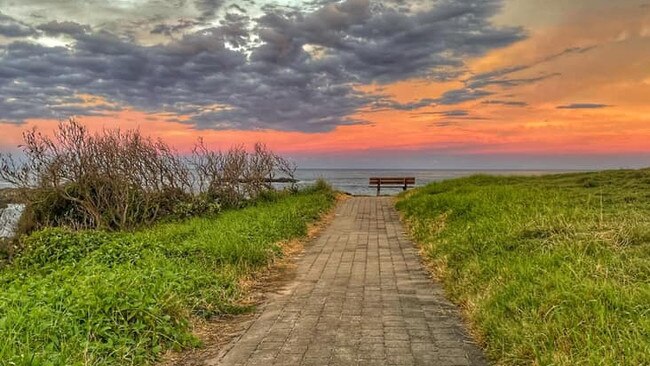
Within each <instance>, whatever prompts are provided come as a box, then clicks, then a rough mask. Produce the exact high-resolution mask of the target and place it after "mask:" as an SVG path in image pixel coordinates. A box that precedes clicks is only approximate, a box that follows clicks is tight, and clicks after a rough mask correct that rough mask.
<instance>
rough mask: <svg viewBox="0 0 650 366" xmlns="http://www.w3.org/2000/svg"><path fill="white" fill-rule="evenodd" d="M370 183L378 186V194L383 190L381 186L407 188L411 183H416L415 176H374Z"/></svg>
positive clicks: (372, 185)
mask: <svg viewBox="0 0 650 366" xmlns="http://www.w3.org/2000/svg"><path fill="white" fill-rule="evenodd" d="M369 185H370V186H371V187H374V186H377V196H379V193H380V192H381V186H382V185H383V186H384V187H389V188H402V189H403V190H406V189H407V188H408V186H409V185H415V177H372V178H370V181H369Z"/></svg>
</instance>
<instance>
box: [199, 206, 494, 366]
mask: <svg viewBox="0 0 650 366" xmlns="http://www.w3.org/2000/svg"><path fill="white" fill-rule="evenodd" d="M297 271H298V274H297V277H296V279H295V280H294V281H292V283H291V284H290V285H288V287H287V288H286V289H285V291H284V292H283V293H282V294H279V295H277V296H275V297H274V298H272V299H270V300H269V301H268V303H267V304H266V305H265V306H264V307H263V308H262V309H261V313H260V315H259V317H258V318H257V319H256V320H255V321H254V322H253V323H252V324H251V326H250V327H249V328H248V330H247V331H246V332H245V333H244V334H243V335H242V336H241V337H240V338H239V339H238V340H236V341H235V342H233V343H232V347H231V348H230V349H229V350H228V351H227V353H225V355H224V356H222V357H219V358H218V359H214V360H210V361H208V362H207V364H210V365H264V366H266V365H318V366H321V365H441V366H442V365H484V364H485V361H484V358H483V356H482V353H481V351H480V350H479V349H478V348H477V347H476V346H475V345H474V344H473V343H472V342H471V340H470V339H469V338H468V337H467V335H466V333H465V331H464V329H463V326H462V323H461V321H460V319H459V316H458V311H457V309H456V308H455V307H454V305H453V304H451V303H450V302H449V301H447V300H446V299H445V297H444V295H443V291H442V289H441V287H440V286H439V285H438V284H435V283H433V282H432V281H431V280H430V279H429V278H428V276H427V274H426V272H425V271H424V270H423V268H422V265H421V263H420V260H419V258H418V253H417V249H416V248H415V246H414V245H413V243H412V242H410V241H409V240H408V239H407V238H406V236H405V235H404V232H403V229H402V226H401V224H400V222H399V217H398V214H397V212H396V211H395V209H394V208H393V202H392V199H391V198H389V197H379V198H375V197H354V198H351V199H349V200H346V201H344V202H342V203H341V204H340V205H339V207H338V208H337V214H336V218H335V219H334V221H333V222H332V224H331V225H330V226H329V227H328V228H327V229H325V230H324V232H323V233H322V234H321V235H320V236H319V237H318V238H317V239H316V240H315V241H314V242H313V243H312V244H310V245H308V246H307V248H306V249H305V252H304V254H303V256H302V257H301V258H300V259H299V261H298V269H297Z"/></svg>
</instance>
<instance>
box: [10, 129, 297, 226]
mask: <svg viewBox="0 0 650 366" xmlns="http://www.w3.org/2000/svg"><path fill="white" fill-rule="evenodd" d="M23 137H24V144H23V145H22V150H23V153H24V155H25V157H24V160H23V161H21V162H19V161H17V160H16V159H14V158H13V157H12V156H11V155H2V156H1V158H0V178H2V179H4V180H5V181H8V182H10V183H13V184H14V185H15V186H16V187H18V188H21V189H20V190H19V191H20V192H22V193H23V195H24V196H25V200H26V201H27V202H28V203H29V204H28V208H27V210H26V211H27V212H26V214H25V215H24V218H23V221H22V223H21V225H20V229H21V232H31V231H33V230H36V229H40V228H43V227H48V226H64V227H69V228H73V229H103V230H120V229H133V228H136V227H138V226H142V225H150V224H151V223H153V222H155V221H158V220H160V219H161V218H164V217H188V216H192V215H197V214H206V213H216V212H218V211H219V209H220V208H221V207H242V206H243V205H245V204H246V202H249V201H250V200H253V199H256V198H258V197H259V196H260V195H261V194H263V193H265V192H268V191H271V190H273V186H272V183H273V182H274V181H276V180H278V179H281V180H283V181H288V182H291V183H292V184H293V182H294V179H293V175H294V172H295V169H296V168H295V165H293V164H291V163H290V162H288V161H287V160H285V159H284V158H282V157H280V156H278V155H277V154H275V153H273V152H271V151H270V150H269V149H267V148H266V146H265V145H263V144H260V143H258V144H256V145H255V146H254V149H253V151H252V152H248V151H246V150H245V149H244V148H243V147H242V146H237V147H234V148H231V149H230V150H228V151H226V152H221V151H212V150H209V149H208V148H207V147H206V145H205V144H204V143H203V141H202V140H201V139H199V141H198V143H197V144H196V147H195V148H194V151H193V154H192V156H191V157H189V158H187V157H183V156H181V155H179V154H178V153H176V152H175V151H174V150H173V149H172V148H171V147H170V146H169V145H167V144H165V143H164V142H163V141H161V140H154V139H152V138H149V137H145V136H143V135H142V134H141V133H140V132H139V131H138V130H126V131H122V130H119V129H115V130H103V131H101V132H99V133H94V134H93V133H91V132H89V131H88V129H87V128H86V127H85V126H84V125H82V124H81V123H79V122H77V121H75V120H69V121H67V122H61V123H60V124H59V127H58V129H57V130H56V131H55V132H54V134H53V136H52V137H50V136H48V135H45V134H42V133H40V132H38V131H36V130H35V129H34V130H30V131H27V132H25V133H24V134H23Z"/></svg>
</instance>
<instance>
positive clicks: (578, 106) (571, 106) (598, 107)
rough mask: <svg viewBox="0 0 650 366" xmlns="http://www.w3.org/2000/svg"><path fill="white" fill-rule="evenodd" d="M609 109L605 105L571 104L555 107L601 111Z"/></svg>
mask: <svg viewBox="0 0 650 366" xmlns="http://www.w3.org/2000/svg"><path fill="white" fill-rule="evenodd" d="M608 107H611V106H610V105H607V104H598V103H573V104H566V105H560V106H557V109H601V108H608Z"/></svg>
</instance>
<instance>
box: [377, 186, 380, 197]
mask: <svg viewBox="0 0 650 366" xmlns="http://www.w3.org/2000/svg"><path fill="white" fill-rule="evenodd" d="M380 191H381V184H377V197H379V192H380Z"/></svg>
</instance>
